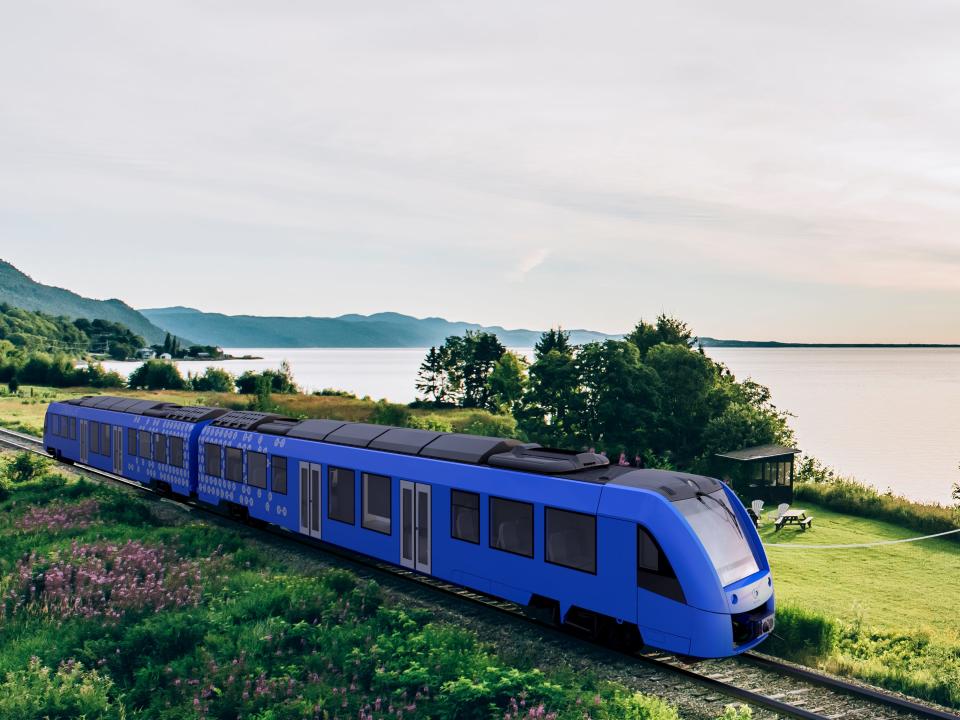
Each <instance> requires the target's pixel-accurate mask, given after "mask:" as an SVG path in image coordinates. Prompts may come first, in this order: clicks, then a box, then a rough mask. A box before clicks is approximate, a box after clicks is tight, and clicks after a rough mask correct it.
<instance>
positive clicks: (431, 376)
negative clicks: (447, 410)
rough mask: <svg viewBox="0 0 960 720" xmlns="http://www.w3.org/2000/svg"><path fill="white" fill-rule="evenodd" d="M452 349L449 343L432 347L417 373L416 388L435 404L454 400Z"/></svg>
mask: <svg viewBox="0 0 960 720" xmlns="http://www.w3.org/2000/svg"><path fill="white" fill-rule="evenodd" d="M451 371H452V368H451V362H450V351H449V348H448V346H447V345H441V346H440V347H431V348H430V350H429V351H428V352H427V355H426V357H425V358H424V359H423V362H422V363H420V371H419V372H418V374H417V382H416V388H417V391H418V392H420V393H421V394H422V395H423V397H424V398H425V399H426V400H427V401H429V402H432V403H433V404H435V405H446V404H450V403H453V402H454V399H455V390H456V388H455V387H453V383H452V382H451Z"/></svg>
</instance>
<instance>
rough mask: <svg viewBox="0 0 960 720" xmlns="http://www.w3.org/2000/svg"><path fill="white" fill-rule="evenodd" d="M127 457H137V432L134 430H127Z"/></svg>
mask: <svg viewBox="0 0 960 720" xmlns="http://www.w3.org/2000/svg"><path fill="white" fill-rule="evenodd" d="M127 455H129V456H130V457H136V456H137V431H136V430H134V429H133V428H127Z"/></svg>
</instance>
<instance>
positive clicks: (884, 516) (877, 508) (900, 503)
mask: <svg viewBox="0 0 960 720" xmlns="http://www.w3.org/2000/svg"><path fill="white" fill-rule="evenodd" d="M816 467H821V469H822V466H819V463H817V464H816ZM824 472H826V473H828V475H827V478H828V479H827V480H826V481H823V482H802V483H796V484H794V497H795V498H796V500H798V501H807V502H812V503H816V504H817V505H821V506H823V507H826V508H830V509H831V510H835V511H837V512H841V513H845V514H848V515H856V516H859V517H865V518H870V519H873V520H884V521H886V522H890V523H893V524H895V525H900V526H901V527H905V528H910V529H911V530H915V531H917V532H921V533H929V534H934V533H938V532H946V531H947V530H953V529H954V528H956V527H957V517H956V512H955V509H954V508H950V507H945V506H943V505H928V504H924V503H919V502H914V501H912V500H909V499H907V498H905V497H900V496H899V495H893V494H892V493H884V494H881V493H879V492H877V491H876V489H874V488H872V487H870V486H869V485H864V484H862V483H858V482H856V481H854V480H847V479H842V478H837V477H836V476H835V475H833V473H832V471H828V470H824ZM831 477H832V478H833V479H829V478H831ZM814 479H815V478H814ZM945 539H950V540H954V541H960V533H958V534H954V535H947V536H946V537H945Z"/></svg>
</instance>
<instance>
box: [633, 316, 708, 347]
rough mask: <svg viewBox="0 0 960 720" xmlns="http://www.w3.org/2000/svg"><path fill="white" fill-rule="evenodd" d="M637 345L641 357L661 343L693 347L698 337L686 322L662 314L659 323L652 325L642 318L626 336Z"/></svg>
mask: <svg viewBox="0 0 960 720" xmlns="http://www.w3.org/2000/svg"><path fill="white" fill-rule="evenodd" d="M624 340H626V341H627V342H631V343H633V344H634V345H636V346H637V349H638V350H639V351H640V355H641V357H646V355H647V352H649V350H650V349H651V348H653V347H656V346H657V345H659V344H660V343H666V344H667V345H679V346H682V347H685V348H689V347H692V346H693V345H694V344H695V343H696V341H697V338H695V337H694V335H693V331H692V330H691V329H690V328H689V327H688V326H687V324H686V323H685V322H683V321H682V320H679V319H677V318H674V317H669V316H667V315H664V314H661V315H659V316H658V317H657V324H656V325H651V324H649V323H647V322H644V321H643V320H641V321H640V322H638V323H637V325H636V327H635V328H633V330H632V331H631V332H630V333H628V334H627V336H626V337H625V338H624Z"/></svg>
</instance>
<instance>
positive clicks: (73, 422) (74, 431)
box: [70, 417, 77, 440]
mask: <svg viewBox="0 0 960 720" xmlns="http://www.w3.org/2000/svg"><path fill="white" fill-rule="evenodd" d="M70 439H71V440H76V439H77V419H76V418H75V417H72V418H70Z"/></svg>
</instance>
